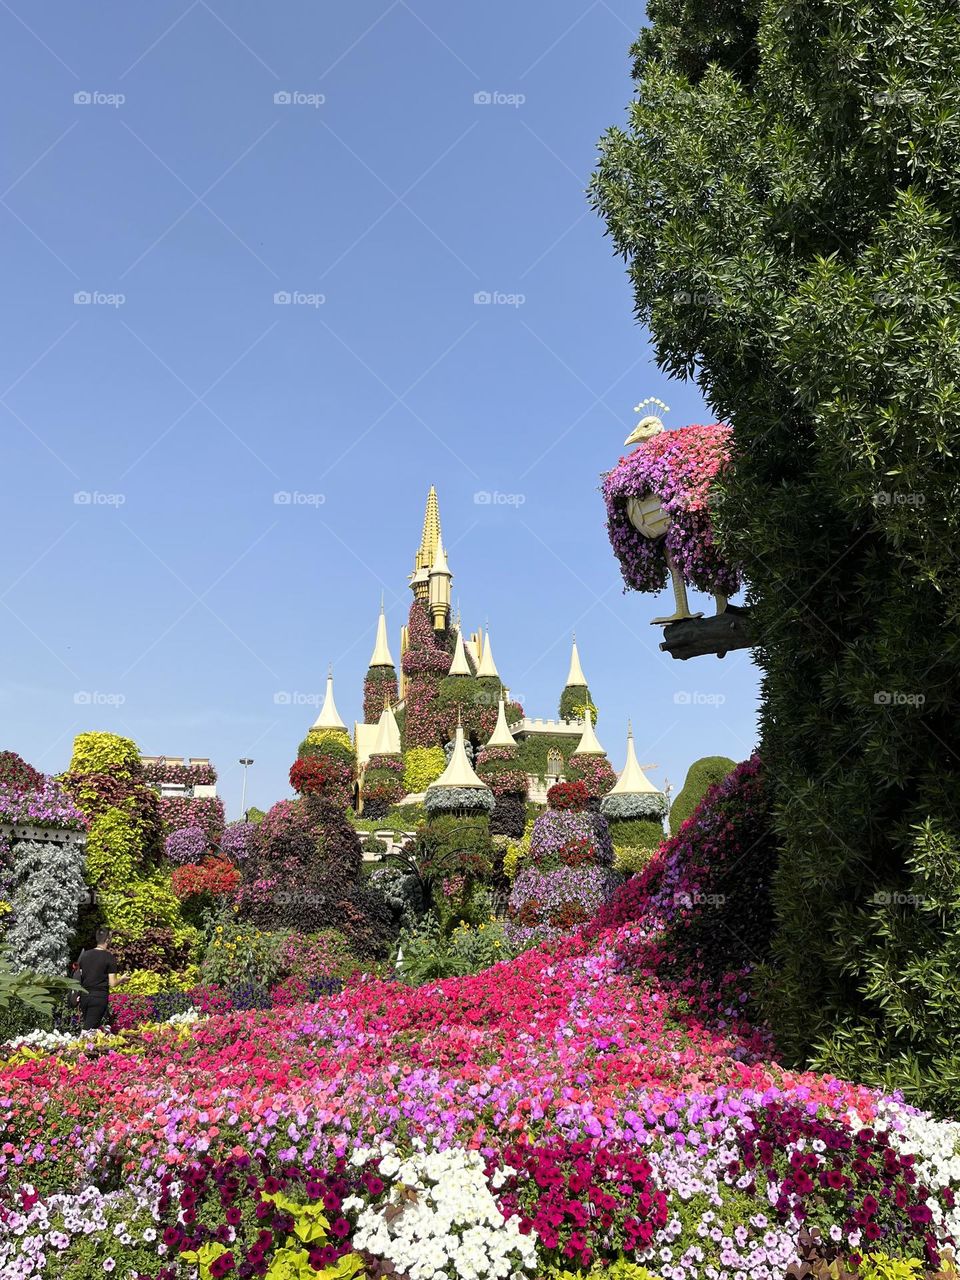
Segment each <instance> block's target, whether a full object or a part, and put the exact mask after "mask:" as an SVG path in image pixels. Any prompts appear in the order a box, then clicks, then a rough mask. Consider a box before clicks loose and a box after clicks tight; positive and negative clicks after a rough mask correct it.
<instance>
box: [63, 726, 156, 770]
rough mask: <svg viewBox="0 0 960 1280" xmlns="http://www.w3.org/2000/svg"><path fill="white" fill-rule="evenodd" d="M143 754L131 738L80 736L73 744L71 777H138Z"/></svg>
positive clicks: (113, 735)
mask: <svg viewBox="0 0 960 1280" xmlns="http://www.w3.org/2000/svg"><path fill="white" fill-rule="evenodd" d="M141 768H142V765H141V764H140V752H139V750H138V748H137V744H136V743H135V742H134V741H133V740H132V739H131V738H121V737H119V736H118V735H117V734H115V733H78V734H77V736H76V737H75V738H74V740H73V755H72V756H71V758H70V772H71V773H109V772H111V771H114V770H116V771H118V772H121V773H126V774H135V773H138V772H139V771H140V770H141Z"/></svg>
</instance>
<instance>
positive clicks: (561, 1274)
mask: <svg viewBox="0 0 960 1280" xmlns="http://www.w3.org/2000/svg"><path fill="white" fill-rule="evenodd" d="M544 1275H545V1277H546V1280H659V1277H658V1276H657V1275H656V1273H655V1272H653V1271H648V1270H647V1268H646V1267H641V1266H640V1265H639V1264H638V1263H636V1262H628V1260H627V1259H626V1258H618V1259H617V1260H616V1262H612V1263H611V1264H610V1266H609V1267H607V1266H597V1267H594V1268H593V1269H592V1270H590V1271H562V1270H560V1268H559V1267H551V1268H550V1269H549V1270H548V1271H546V1272H545V1273H544Z"/></svg>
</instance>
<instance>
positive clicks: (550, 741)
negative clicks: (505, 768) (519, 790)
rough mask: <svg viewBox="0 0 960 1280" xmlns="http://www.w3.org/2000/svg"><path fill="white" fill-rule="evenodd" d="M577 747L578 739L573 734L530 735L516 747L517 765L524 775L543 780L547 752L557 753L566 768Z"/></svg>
mask: <svg viewBox="0 0 960 1280" xmlns="http://www.w3.org/2000/svg"><path fill="white" fill-rule="evenodd" d="M579 745H580V738H579V737H578V736H577V735H575V734H569V735H567V734H555V733H532V734H530V736H529V737H528V738H525V739H524V741H523V742H521V743H519V744H518V746H517V764H518V767H519V768H520V769H522V770H523V772H524V773H530V774H532V775H533V776H534V777H535V778H545V777H546V776H547V754H548V752H550V751H559V752H560V755H561V756H562V758H563V763H564V767H566V763H567V761H568V760H569V759H570V757H571V756H572V755H573V753H574V751H575V750H576V749H577V747H578V746H579Z"/></svg>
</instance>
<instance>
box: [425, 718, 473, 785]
mask: <svg viewBox="0 0 960 1280" xmlns="http://www.w3.org/2000/svg"><path fill="white" fill-rule="evenodd" d="M486 786H487V784H486V783H485V782H484V781H483V779H482V778H478V777H477V775H476V774H475V773H474V771H473V765H472V764H471V763H470V761H469V759H468V758H467V752H466V748H465V746H464V742H463V725H462V724H458V725H457V736H456V737H455V738H454V741H453V754H452V755H451V756H450V763H449V764H448V765H447V767H446V768H445V769H444V771H443V773H441V775H440V777H439V778H437V779H436V781H434V782H431V783H430V786H429V787H428V788H427V790H428V791H432V790H433V788H434V787H483V788H484V789H486Z"/></svg>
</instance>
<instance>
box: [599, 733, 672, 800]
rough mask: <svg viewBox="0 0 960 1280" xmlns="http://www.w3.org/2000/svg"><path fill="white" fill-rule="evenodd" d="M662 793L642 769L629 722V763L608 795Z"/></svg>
mask: <svg viewBox="0 0 960 1280" xmlns="http://www.w3.org/2000/svg"><path fill="white" fill-rule="evenodd" d="M651 794H656V795H659V794H660V793H659V792H658V791H657V788H656V787H655V786H654V785H653V783H652V782H651V781H650V779H649V778H648V777H647V775H646V774H645V773H644V772H643V770H642V769H641V768H640V763H639V761H638V760H637V753H636V750H635V749H634V745H633V729H632V728H631V726H630V723H629V721H628V722H627V763H626V764H625V765H624V766H623V773H621V775H620V777H619V778H618V779H617V781H616V782H615V783H614V785H613V787H612V788H611V790H610V791H608V792H607V795H611V796H635V795H651Z"/></svg>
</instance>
